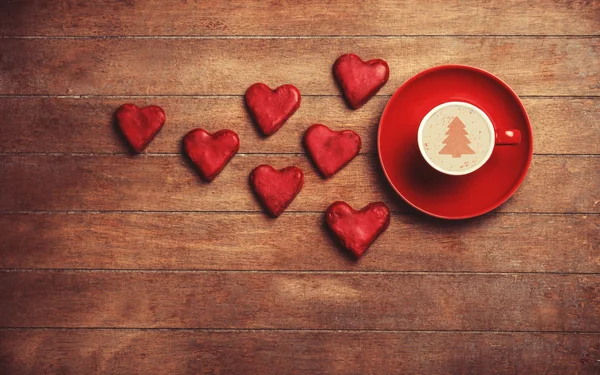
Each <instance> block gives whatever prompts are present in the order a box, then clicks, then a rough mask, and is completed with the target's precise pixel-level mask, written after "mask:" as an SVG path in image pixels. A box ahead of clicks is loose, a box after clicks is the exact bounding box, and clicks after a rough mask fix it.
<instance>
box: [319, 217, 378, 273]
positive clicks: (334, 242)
mask: <svg viewBox="0 0 600 375" xmlns="http://www.w3.org/2000/svg"><path fill="white" fill-rule="evenodd" d="M322 216H323V218H322V219H321V230H322V232H323V233H325V234H326V235H327V237H328V238H329V241H330V242H331V244H332V245H333V246H334V247H335V248H336V249H337V250H338V254H341V255H342V256H343V257H344V259H345V260H346V261H348V262H349V263H352V264H357V263H358V262H359V261H360V259H361V258H357V257H356V256H355V255H354V254H353V253H352V252H351V251H349V250H347V249H346V248H345V247H344V246H342V244H341V242H340V240H339V239H338V238H337V236H336V235H335V233H334V232H333V231H332V230H331V228H329V225H327V220H326V214H325V213H324V214H323V215H322ZM368 252H369V249H367V250H366V251H365V253H364V254H365V255H366V254H367V253H368Z"/></svg>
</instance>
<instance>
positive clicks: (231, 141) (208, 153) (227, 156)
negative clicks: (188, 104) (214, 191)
mask: <svg viewBox="0 0 600 375" xmlns="http://www.w3.org/2000/svg"><path fill="white" fill-rule="evenodd" d="M239 149H240V139H239V137H238V135H237V134H236V133H235V132H233V131H231V130H227V129H224V130H219V131H218V132H216V133H214V134H210V133H208V132H207V131H206V130H204V129H194V130H191V131H190V132H188V133H187V134H186V135H185V137H183V150H184V151H185V153H186V155H187V156H188V157H189V158H190V160H191V161H192V163H194V165H195V166H196V168H197V170H198V173H199V174H200V176H201V177H202V178H203V179H204V180H206V181H212V180H213V179H214V178H215V176H216V175H218V174H219V172H221V171H222V170H223V168H224V167H225V165H226V164H227V163H228V162H229V160H231V158H232V157H233V156H234V155H235V154H236V153H237V152H238V150H239Z"/></svg>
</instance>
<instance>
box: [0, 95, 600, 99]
mask: <svg viewBox="0 0 600 375" xmlns="http://www.w3.org/2000/svg"><path fill="white" fill-rule="evenodd" d="M243 97H244V95H240V94H210V95H208V94H205V95H197V94H150V95H110V94H73V95H57V94H0V99H5V98H8V99H29V98H49V99H153V98H157V99H171V98H173V99H177V98H191V99H241V98H243ZM302 97H304V98H341V97H342V95H340V94H302ZM391 97H392V94H375V95H373V98H391ZM598 98H600V95H519V99H550V100H551V99H598Z"/></svg>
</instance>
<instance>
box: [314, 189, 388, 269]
mask: <svg viewBox="0 0 600 375" xmlns="http://www.w3.org/2000/svg"><path fill="white" fill-rule="evenodd" d="M325 220H326V222H327V225H328V226H329V228H330V229H331V230H332V231H333V233H335V235H336V236H337V237H338V239H339V240H340V243H341V244H342V246H344V247H345V248H346V249H348V250H350V251H351V252H352V253H353V254H354V255H355V256H356V257H357V258H360V256H361V255H363V253H364V252H365V250H367V248H368V247H369V246H370V245H371V244H372V243H373V242H374V241H375V240H376V239H377V237H379V235H380V234H381V233H383V232H384V231H385V230H386V229H387V227H388V224H389V223H390V210H389V209H388V208H387V206H386V205H385V203H383V202H374V203H370V204H369V205H367V206H366V207H365V208H363V209H362V210H360V211H355V210H354V209H353V208H352V207H350V206H349V205H348V203H346V202H340V201H338V202H333V203H332V204H331V205H330V206H329V207H328V208H327V211H326V213H325Z"/></svg>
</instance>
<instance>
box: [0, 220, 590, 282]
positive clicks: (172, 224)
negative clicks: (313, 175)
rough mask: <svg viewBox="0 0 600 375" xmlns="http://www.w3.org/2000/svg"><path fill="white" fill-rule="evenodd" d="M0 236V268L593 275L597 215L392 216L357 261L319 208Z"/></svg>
mask: <svg viewBox="0 0 600 375" xmlns="http://www.w3.org/2000/svg"><path fill="white" fill-rule="evenodd" d="M0 233H3V235H2V236H1V237H0V249H3V250H2V251H1V252H0V254H1V255H0V268H28V269H36V268H56V269H61V268H88V269H174V270H175V269H203V270H339V271H445V272H453V271H458V272H578V273H591V272H593V273H600V250H599V248H598V244H600V216H598V215H588V216H579V215H577V216H576V215H505V214H492V215H487V216H486V217H484V218H482V219H479V220H478V221H468V222H446V221H438V220H433V219H427V218H425V217H422V216H406V215H394V216H393V217H392V220H391V224H390V227H389V228H388V230H387V231H386V232H385V234H384V235H382V236H381V237H380V238H379V239H378V240H377V241H376V242H375V243H374V244H373V245H372V246H371V248H370V249H369V251H368V252H367V253H366V255H365V256H363V257H362V258H361V260H360V261H359V262H356V261H354V260H352V259H351V258H349V257H347V256H344V254H345V253H344V252H343V251H342V250H341V248H340V247H339V246H338V245H337V243H336V242H335V241H334V240H333V238H332V237H331V235H330V234H329V233H328V232H327V231H326V230H324V227H323V214H320V213H307V214H289V215H283V216H282V217H280V218H278V219H277V220H271V219H269V218H267V217H266V216H265V215H263V214H262V213H253V214H237V213H223V214H212V213H211V214H198V213H166V214H164V213H144V214H131V213H105V214H86V213H73V214H64V213H57V214H2V215H0ZM524 234H526V235H524Z"/></svg>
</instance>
